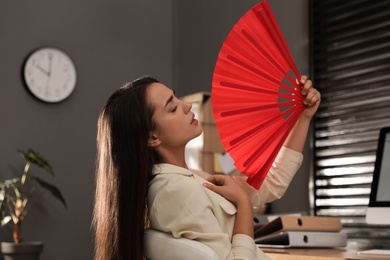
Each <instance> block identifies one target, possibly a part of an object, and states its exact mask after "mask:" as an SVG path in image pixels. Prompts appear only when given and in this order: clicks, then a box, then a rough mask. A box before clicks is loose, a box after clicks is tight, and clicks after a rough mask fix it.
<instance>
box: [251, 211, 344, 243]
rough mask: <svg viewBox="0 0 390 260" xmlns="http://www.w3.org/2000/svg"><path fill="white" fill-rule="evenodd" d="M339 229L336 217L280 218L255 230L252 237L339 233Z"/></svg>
mask: <svg viewBox="0 0 390 260" xmlns="http://www.w3.org/2000/svg"><path fill="white" fill-rule="evenodd" d="M341 229H342V224H341V220H340V218H337V217H318V216H280V217H278V218H276V219H274V220H273V221H271V222H269V223H268V224H265V225H263V226H261V227H258V228H257V229H255V232H254V235H255V238H258V237H262V236H265V235H269V234H272V233H280V232H282V231H317V232H319V231H322V232H339V231H341Z"/></svg>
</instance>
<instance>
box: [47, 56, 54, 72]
mask: <svg viewBox="0 0 390 260" xmlns="http://www.w3.org/2000/svg"><path fill="white" fill-rule="evenodd" d="M52 60H53V53H51V52H49V72H48V76H49V77H50V75H51V62H52Z"/></svg>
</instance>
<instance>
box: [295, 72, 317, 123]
mask: <svg viewBox="0 0 390 260" xmlns="http://www.w3.org/2000/svg"><path fill="white" fill-rule="evenodd" d="M300 84H301V94H302V95H303V96H304V97H305V98H304V100H303V104H304V105H305V106H306V108H305V111H304V112H303V114H302V116H304V117H307V118H309V119H311V118H312V117H313V116H314V114H315V112H316V111H317V109H318V107H319V105H320V103H321V93H320V92H319V91H318V90H317V89H315V88H313V83H312V81H311V80H309V79H308V78H307V76H305V75H303V76H302V77H301V80H300Z"/></svg>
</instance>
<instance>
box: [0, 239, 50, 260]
mask: <svg viewBox="0 0 390 260" xmlns="http://www.w3.org/2000/svg"><path fill="white" fill-rule="evenodd" d="M42 250H43V243H42V242H22V243H20V244H15V243H13V242H1V252H2V253H3V255H4V260H39V254H40V253H41V252H42Z"/></svg>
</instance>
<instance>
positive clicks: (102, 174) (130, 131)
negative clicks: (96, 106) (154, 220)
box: [92, 76, 158, 260]
mask: <svg viewBox="0 0 390 260" xmlns="http://www.w3.org/2000/svg"><path fill="white" fill-rule="evenodd" d="M154 82H158V81H157V80H156V79H154V78H152V77H147V76H145V77H142V78H139V79H137V80H135V81H133V82H130V83H127V84H125V85H124V86H123V87H121V88H119V89H118V90H117V91H115V92H114V93H113V94H112V95H111V97H110V98H109V99H108V100H107V102H106V103H105V105H104V107H103V109H102V111H101V113H100V116H99V119H98V129H97V161H96V191H95V205H94V212H93V223H92V225H93V228H94V231H95V260H124V259H126V260H128V259H132V260H133V259H134V260H138V259H143V247H144V243H143V234H144V228H145V223H146V222H145V219H146V218H145V216H146V211H147V210H146V203H145V200H146V195H147V192H148V182H149V180H150V178H151V176H152V170H153V165H154V163H155V162H156V160H157V157H156V153H155V152H154V150H153V149H152V148H151V147H150V146H149V145H148V139H149V132H150V131H151V130H153V128H154V126H153V122H152V115H153V108H152V107H151V106H150V105H148V101H147V98H146V96H147V88H148V86H149V85H150V84H152V83H154Z"/></svg>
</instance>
